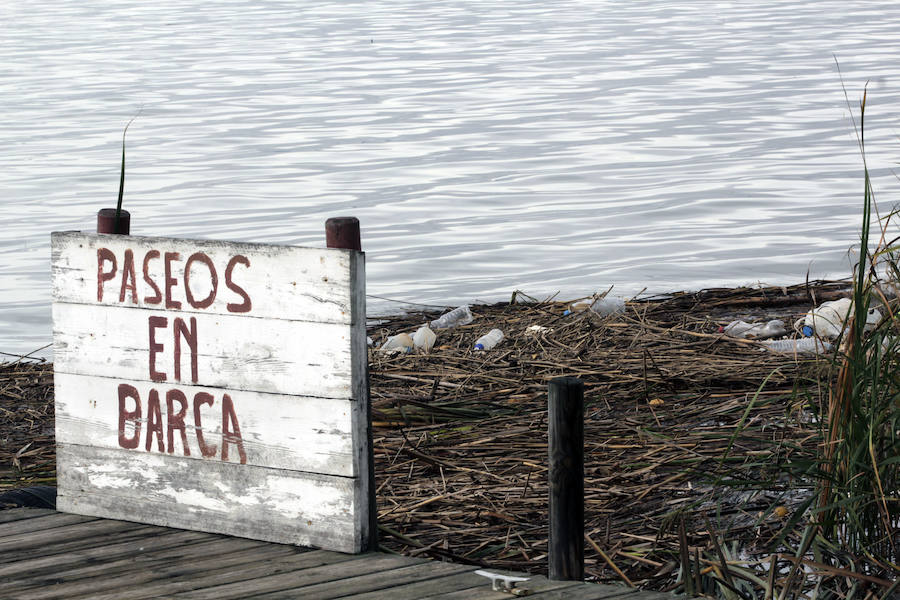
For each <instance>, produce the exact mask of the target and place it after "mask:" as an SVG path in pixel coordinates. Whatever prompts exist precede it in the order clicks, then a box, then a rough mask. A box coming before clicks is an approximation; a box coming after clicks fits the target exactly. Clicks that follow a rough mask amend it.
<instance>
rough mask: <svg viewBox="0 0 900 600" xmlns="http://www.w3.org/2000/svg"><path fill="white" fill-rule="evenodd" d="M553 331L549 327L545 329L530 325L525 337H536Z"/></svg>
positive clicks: (540, 326) (541, 326)
mask: <svg viewBox="0 0 900 600" xmlns="http://www.w3.org/2000/svg"><path fill="white" fill-rule="evenodd" d="M551 331H553V330H552V329H550V328H549V327H544V326H543V325H530V326H529V327H527V328H526V329H525V335H530V336H532V337H534V336H538V335H541V334H544V333H550V332H551Z"/></svg>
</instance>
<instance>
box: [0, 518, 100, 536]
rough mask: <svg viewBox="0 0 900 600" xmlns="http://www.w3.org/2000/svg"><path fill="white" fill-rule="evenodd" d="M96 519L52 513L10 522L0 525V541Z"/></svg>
mask: <svg viewBox="0 0 900 600" xmlns="http://www.w3.org/2000/svg"><path fill="white" fill-rule="evenodd" d="M96 520H97V518H96V517H84V516H81V515H67V514H63V513H53V514H50V515H43V516H40V517H36V518H34V519H22V520H19V521H11V522H7V523H3V524H0V539H3V538H6V537H12V536H16V535H20V534H23V533H30V532H32V531H40V530H42V529H54V528H56V527H63V526H65V525H74V524H78V523H87V522H89V521H96Z"/></svg>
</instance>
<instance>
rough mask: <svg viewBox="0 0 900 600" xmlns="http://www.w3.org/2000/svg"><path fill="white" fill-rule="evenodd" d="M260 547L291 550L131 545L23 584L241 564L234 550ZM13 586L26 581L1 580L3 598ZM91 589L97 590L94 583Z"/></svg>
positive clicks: (230, 543) (230, 542) (238, 544)
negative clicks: (200, 562) (196, 564)
mask: <svg viewBox="0 0 900 600" xmlns="http://www.w3.org/2000/svg"><path fill="white" fill-rule="evenodd" d="M251 549H256V550H261V552H260V554H262V555H264V556H273V555H275V556H279V555H284V554H286V553H290V552H291V549H289V548H287V547H281V548H277V547H276V548H273V547H271V544H265V543H263V542H257V541H254V540H246V539H239V538H233V539H226V540H209V541H206V542H200V543H197V544H190V545H187V546H184V545H181V546H176V547H174V548H165V549H160V550H156V551H153V550H148V549H138V548H132V549H130V550H129V551H127V552H126V555H125V556H123V557H118V558H116V559H114V560H108V561H103V562H100V561H89V563H88V564H78V565H71V566H70V567H69V568H60V567H54V568H53V569H52V570H51V571H49V572H47V571H44V572H40V571H38V572H33V574H32V575H31V576H30V577H29V578H28V580H27V582H25V583H24V585H26V586H27V587H29V588H33V587H45V586H55V587H59V586H61V585H63V584H67V583H72V582H77V581H81V580H84V579H89V578H92V577H96V576H102V577H104V578H109V577H113V576H116V575H120V574H126V575H128V576H129V577H130V574H131V572H133V571H134V570H135V569H138V570H141V571H146V570H148V569H153V568H165V567H166V565H168V564H173V565H182V564H185V562H186V561H191V560H195V559H199V558H205V559H207V560H206V562H207V563H210V562H212V561H214V560H215V561H217V564H232V565H234V564H241V563H243V562H245V560H246V558H245V557H244V556H240V555H239V556H237V560H235V558H234V557H232V556H231V554H232V553H237V554H240V552H239V551H242V550H243V551H246V550H251ZM14 589H25V588H23V584H22V583H20V584H18V585H16V584H15V583H11V584H10V583H3V582H0V597H2V595H3V594H4V593H7V592H10V591H12V590H14ZM92 589H97V586H93V587H92Z"/></svg>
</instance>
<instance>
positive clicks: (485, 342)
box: [475, 329, 503, 350]
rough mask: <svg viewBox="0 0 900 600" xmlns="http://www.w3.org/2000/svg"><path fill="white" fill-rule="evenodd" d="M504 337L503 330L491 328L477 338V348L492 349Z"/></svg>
mask: <svg viewBox="0 0 900 600" xmlns="http://www.w3.org/2000/svg"><path fill="white" fill-rule="evenodd" d="M502 339H503V332H502V331H500V330H499V329H491V330H490V331H488V332H487V333H486V334H484V335H483V336H481V337H480V338H478V339H477V340H475V349H476V350H490V349H492V348H493V347H494V346H496V345H497V344H499V343H500V340H502Z"/></svg>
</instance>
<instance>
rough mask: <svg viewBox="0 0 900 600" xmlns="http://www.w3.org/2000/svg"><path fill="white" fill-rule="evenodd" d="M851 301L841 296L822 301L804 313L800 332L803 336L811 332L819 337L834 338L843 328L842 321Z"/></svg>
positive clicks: (809, 334) (847, 312)
mask: <svg viewBox="0 0 900 600" xmlns="http://www.w3.org/2000/svg"><path fill="white" fill-rule="evenodd" d="M852 304H853V301H852V300H850V298H841V299H840V300H832V301H830V302H823V303H822V304H821V305H819V306H818V307H816V308H814V309H812V310H810V311H809V312H808V313H806V318H805V319H803V328H802V330H801V331H802V332H803V335H805V336H811V335H813V334H816V335H818V336H819V337H823V338H827V339H834V338H836V337H837V336H839V335H840V334H841V331H843V330H844V321H845V320H846V319H847V315H848V314H849V313H850V309H851V308H852Z"/></svg>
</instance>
